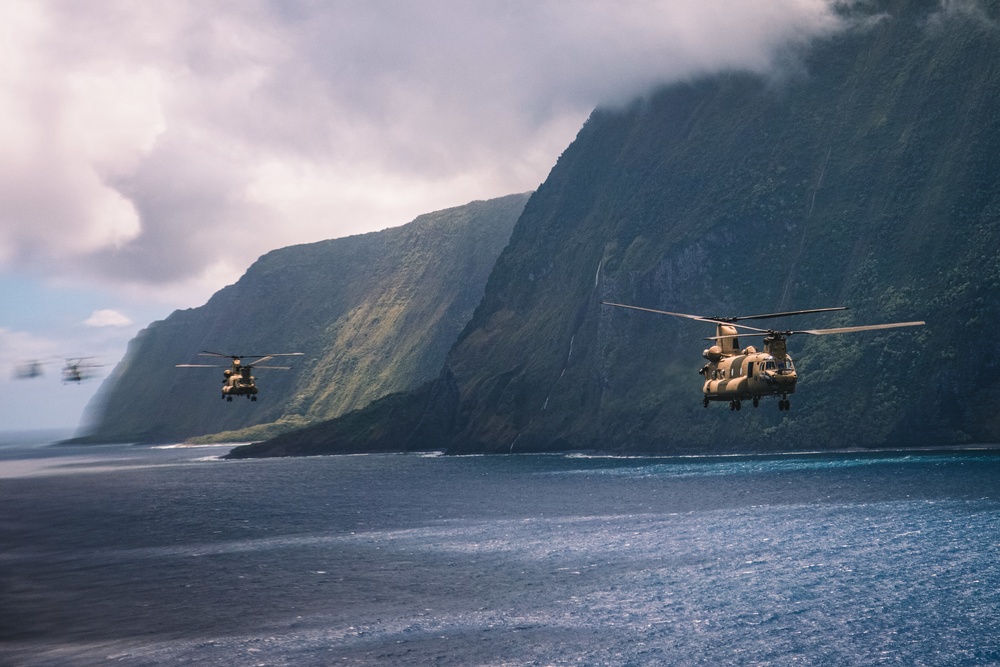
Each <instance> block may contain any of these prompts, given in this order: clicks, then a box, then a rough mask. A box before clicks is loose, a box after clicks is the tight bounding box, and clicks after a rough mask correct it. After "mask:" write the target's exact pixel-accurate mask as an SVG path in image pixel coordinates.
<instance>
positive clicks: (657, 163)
mask: <svg viewBox="0 0 1000 667" xmlns="http://www.w3.org/2000/svg"><path fill="white" fill-rule="evenodd" d="M941 7H942V6H941V5H938V3H931V2H917V1H914V2H903V1H899V2H895V1H889V2H883V3H880V4H879V5H878V6H875V5H873V4H872V3H866V4H865V5H864V7H863V8H862V9H861V10H859V9H857V8H855V9H852V10H849V11H850V12H852V14H851V16H850V19H851V20H852V21H853V22H854V24H855V26H856V27H854V28H853V29H851V30H849V31H847V32H845V33H842V34H840V35H838V36H836V37H834V38H830V39H827V40H824V41H822V42H819V43H816V44H814V45H813V46H812V47H811V49H810V51H809V52H808V53H806V54H803V61H802V62H803V65H804V66H803V67H802V68H801V69H800V70H798V71H796V72H795V73H792V74H789V75H787V76H785V77H783V78H780V79H772V80H765V79H763V78H760V77H757V76H753V75H750V74H745V73H740V72H732V73H727V74H722V75H719V76H713V77H711V78H706V79H703V80H699V81H695V82H689V83H684V84H678V85H673V86H670V87H667V88H664V89H662V90H660V91H658V92H657V93H656V94H654V95H651V96H650V97H648V98H645V99H643V100H641V101H638V102H636V103H634V104H633V105H631V106H630V107H628V108H627V109H618V110H598V111H596V112H595V113H594V114H593V115H592V116H591V118H590V119H589V120H588V122H587V123H586V125H585V126H584V127H583V129H582V130H581V132H580V133H579V135H578V137H577V139H576V141H575V142H574V143H573V144H572V145H571V146H570V147H569V148H568V149H567V150H566V151H565V153H564V154H563V155H562V157H561V158H560V160H559V162H558V164H557V165H556V166H555V167H554V169H553V170H552V172H551V174H550V176H549V178H548V179H547V180H546V182H545V183H544V184H543V185H542V186H541V187H540V188H539V190H538V191H537V192H536V193H535V194H534V195H533V196H532V197H531V199H530V200H529V202H528V204H527V206H526V207H525V209H524V212H523V214H522V216H521V218H520V220H519V221H518V223H517V225H516V227H515V229H514V232H513V235H512V238H511V240H510V243H509V245H508V246H507V247H506V248H505V250H504V251H503V253H501V255H500V257H499V258H498V260H497V263H496V266H495V267H494V269H493V272H492V274H491V276H490V278H489V281H488V283H487V287H486V291H485V296H484V297H483V300H482V302H481V303H480V304H479V306H478V308H477V309H476V311H475V315H474V316H473V319H472V321H471V322H470V323H469V325H468V326H467V327H466V328H465V330H464V331H463V333H462V335H461V336H460V338H459V340H458V342H457V343H456V345H455V347H454V348H453V349H452V350H451V352H450V353H449V355H448V358H447V361H446V364H445V371H444V373H443V376H442V377H447V378H448V379H449V382H453V383H454V385H455V386H456V387H457V391H456V395H457V396H458V399H457V401H456V402H455V403H454V405H453V415H452V417H453V419H452V420H451V422H450V426H449V427H448V428H447V429H446V430H445V431H442V432H439V433H437V434H436V435H434V436H433V437H430V438H428V439H427V440H426V441H424V442H423V443H421V446H427V445H431V444H432V443H433V441H434V440H435V439H436V440H437V442H439V443H441V445H442V446H447V447H449V448H450V449H451V450H453V451H470V450H472V451H502V452H508V451H530V450H543V449H544V450H552V449H565V448H592V447H593V448H600V449H605V450H613V451H640V450H641V451H662V452H693V451H698V452H711V451H736V450H743V451H746V450H751V449H756V450H787V449H802V448H834V447H836V448H840V447H852V446H861V447H874V446H886V445H930V444H945V443H948V444H952V443H967V442H975V441H994V442H995V441H997V440H998V439H1000V416H998V415H1000V391H998V389H1000V387H998V373H997V371H998V363H1000V361H998V359H1000V357H998V352H997V345H996V341H995V340H993V339H994V338H995V336H994V334H993V333H992V330H993V329H994V328H995V327H996V325H997V323H1000V299H998V298H997V297H996V295H997V293H998V291H997V290H998V288H1000V259H998V257H1000V186H998V184H997V183H998V181H997V174H998V173H1000V122H998V120H997V119H998V118H1000V57H998V55H1000V28H998V26H1000V16H998V10H997V8H996V5H995V3H994V4H993V5H990V6H989V7H986V6H985V5H984V6H983V7H980V6H978V5H976V4H974V3H946V4H945V5H943V7H945V8H944V9H942V8H941ZM860 11H864V12H867V14H866V15H864V16H862V15H860V14H859V12H860ZM602 300H606V301H613V302H619V303H631V304H637V305H642V306H646V307H651V308H658V309H663V310H671V311H680V312H686V313H694V314H700V315H706V316H726V315H741V314H744V315H745V314H754V313H760V312H774V311H776V310H791V309H799V308H815V307H826V306H835V305H847V306H849V307H850V310H849V311H846V312H845V313H835V314H827V315H812V316H807V317H803V318H798V319H796V320H785V321H778V322H776V323H775V324H774V326H776V327H781V328H824V327H834V326H849V325H855V324H870V323H881V322H890V321H899V320H903V321H906V320H926V322H927V326H926V327H923V328H922V329H909V330H899V331H892V332H869V333H856V334H850V335H842V336H825V337H807V336H796V337H793V338H792V339H790V345H789V349H790V353H791V354H792V356H793V357H794V358H795V359H796V362H797V365H798V369H799V371H800V383H799V389H798V391H797V393H796V394H795V395H794V396H793V397H792V406H793V407H792V410H791V411H790V412H779V411H778V409H777V408H776V406H775V404H774V403H771V402H765V403H762V405H761V407H760V408H758V409H757V410H754V409H744V410H743V411H741V412H739V413H730V411H729V410H728V407H726V406H720V405H719V404H716V405H713V406H711V407H710V408H709V409H705V408H703V407H702V403H701V380H702V378H701V376H699V375H698V374H697V371H698V369H699V368H700V367H701V365H702V364H703V363H704V361H703V359H702V358H701V352H702V350H703V349H704V348H705V347H707V346H708V345H709V343H706V342H705V341H704V340H703V338H704V337H705V336H710V335H713V334H714V328H713V327H712V326H711V325H706V324H699V323H697V322H691V321H685V320H674V319H673V318H669V317H663V316H657V315H652V314H645V313H636V312H631V311H623V310H620V309H613V308H608V307H602V306H601V305H600V302H601V301H602ZM750 343H753V344H756V345H758V347H759V346H760V344H759V342H755V341H750V340H747V341H744V342H743V345H747V344H750ZM419 400H426V397H421V398H420V399H419ZM378 418H379V416H378V411H377V410H374V411H373V412H371V413H370V419H372V420H377V419H378ZM353 419H354V420H355V421H356V420H357V419H358V417H357V416H355V417H353ZM318 428H319V427H317V429H318ZM320 431H321V429H320ZM351 437H352V436H350V435H346V434H344V433H343V432H341V431H338V429H337V427H336V422H333V423H332V424H331V425H330V427H329V429H328V430H327V431H326V432H325V434H322V433H319V431H314V435H313V436H312V439H313V440H314V441H316V442H321V441H325V442H327V443H329V446H331V447H334V446H336V447H339V448H341V449H342V450H343V449H351V448H354V449H364V447H365V442H364V441H363V440H359V441H357V442H355V441H352V440H351ZM412 445H413V443H412V442H411V443H410V446H412ZM257 451H258V452H265V451H266V446H262V447H260V448H258V450H257ZM287 452H288V450H286V453H287Z"/></svg>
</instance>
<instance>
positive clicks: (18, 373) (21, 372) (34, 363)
mask: <svg viewBox="0 0 1000 667" xmlns="http://www.w3.org/2000/svg"><path fill="white" fill-rule="evenodd" d="M46 363H47V362H45V361H43V360H41V359H32V360H31V361H25V362H24V363H23V364H18V366H17V368H15V369H14V379H15V380H30V379H31V378H37V377H41V376H42V375H44V374H45V370H44V368H43V367H44V365H45V364H46Z"/></svg>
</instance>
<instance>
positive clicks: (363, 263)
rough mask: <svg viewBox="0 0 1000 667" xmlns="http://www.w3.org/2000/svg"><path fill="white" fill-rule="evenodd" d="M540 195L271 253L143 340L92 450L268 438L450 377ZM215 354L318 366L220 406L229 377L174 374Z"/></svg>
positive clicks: (130, 355)
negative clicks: (518, 224) (450, 361)
mask: <svg viewBox="0 0 1000 667" xmlns="http://www.w3.org/2000/svg"><path fill="white" fill-rule="evenodd" d="M527 197H528V195H527V194H520V195H511V196H507V197H502V198H499V199H494V200H490V201H485V202H483V201H477V202H472V203H470V204H467V205H465V206H460V207H457V208H452V209H447V210H444V211H439V212H436V213H431V214H427V215H423V216H420V217H418V218H417V219H416V220H414V221H413V222H411V223H409V224H407V225H403V226H401V227H396V228H391V229H386V230H383V231H380V232H373V233H370V234H363V235H359V236H352V237H348V238H341V239H334V240H330V241H322V242H319V243H311V244H307V245H300V246H293V247H289V248H283V249H280V250H275V251H273V252H270V253H268V254H266V255H264V256H263V257H261V258H260V259H259V260H258V261H257V262H255V263H254V264H253V265H252V266H251V267H250V268H249V269H248V270H247V272H246V274H245V275H244V276H243V277H242V278H241V279H240V280H239V281H238V282H237V283H236V284H234V285H231V286H229V287H226V288H224V289H223V290H220V291H219V292H218V293H216V294H215V295H214V296H213V297H212V298H211V299H210V300H209V301H208V303H206V304H205V305H204V306H201V307H199V308H193V309H190V310H185V311H177V312H175V313H173V314H172V315H170V317H168V318H167V319H166V320H163V321H161V322H154V323H153V324H151V325H150V326H149V327H148V328H146V329H144V330H143V331H142V332H140V333H139V335H138V336H137V337H136V338H135V339H134V340H133V341H131V343H130V345H129V349H128V352H127V354H126V355H125V358H124V359H123V361H122V362H121V363H120V364H119V365H118V367H117V368H116V369H115V370H114V372H113V373H112V374H111V376H110V377H109V378H108V379H107V381H106V382H105V384H104V385H103V386H102V388H101V392H100V393H99V395H98V398H97V399H96V403H97V404H96V405H95V406H94V412H95V414H96V420H95V423H94V425H93V427H92V429H91V430H90V433H89V435H88V436H86V439H87V440H90V441H104V442H106V441H144V442H152V441H170V440H177V439H184V438H189V437H192V436H199V435H204V434H220V432H221V435H217V436H216V438H223V439H237V440H239V439H253V438H260V437H266V436H267V435H273V434H275V433H277V432H281V431H283V430H287V429H288V428H292V427H295V426H302V425H305V424H308V423H311V422H313V421H317V420H324V419H330V418H332V417H335V416H337V415H339V414H341V413H344V412H347V411H350V410H353V409H356V408H359V407H362V406H364V405H366V404H367V403H369V402H370V401H372V400H375V399H377V398H380V397H382V396H384V395H386V394H389V393H392V392H398V391H402V390H404V389H409V388H411V387H416V386H418V385H420V384H422V383H424V382H426V381H427V380H429V379H431V378H433V377H435V376H437V374H438V372H439V371H440V368H441V364H442V361H443V359H444V357H445V355H446V353H447V352H448V350H449V348H450V347H451V345H452V343H453V342H454V341H455V338H456V337H457V335H458V333H459V332H460V331H461V330H462V327H463V326H464V325H465V323H466V322H467V321H468V319H469V317H470V316H471V314H472V311H473V309H474V308H475V306H476V304H477V303H478V302H479V300H480V297H481V296H482V292H483V286H484V284H485V282H486V278H487V276H488V275H489V271H490V269H491V267H492V266H493V263H494V261H495V260H496V257H497V255H498V254H499V253H500V251H501V250H502V249H503V247H504V245H505V244H506V243H507V240H508V238H509V237H510V231H511V228H512V227H513V225H514V223H515V221H516V220H517V217H518V215H519V214H520V212H521V210H522V209H523V207H524V203H525V201H526V200H527ZM206 349H207V350H212V351H219V352H223V353H226V354H229V353H232V354H246V355H250V354H265V353H272V352H303V353H305V356H304V357H298V358H296V357H291V358H289V359H287V360H281V361H282V362H287V365H289V366H291V367H292V370H289V371H280V370H266V369H258V370H255V371H254V375H255V376H256V377H257V384H258V386H259V388H260V395H259V400H258V401H257V402H250V401H247V400H245V399H239V400H236V401H233V402H231V403H229V402H226V401H220V400H219V396H220V392H219V388H220V387H221V380H222V369H221V368H220V369H200V368H188V369H183V368H182V369H177V368H174V365H175V364H178V363H212V360H211V358H207V357H198V356H196V355H197V354H198V352H200V351H201V350H206ZM222 361H223V362H224V363H227V362H226V360H222ZM272 363H273V364H277V363H278V362H277V361H275V362H272ZM248 427H250V428H248Z"/></svg>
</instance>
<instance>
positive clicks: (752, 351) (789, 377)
mask: <svg viewBox="0 0 1000 667" xmlns="http://www.w3.org/2000/svg"><path fill="white" fill-rule="evenodd" d="M601 303H603V304H604V305H606V306H614V307H616V308H629V309H632V310H641V311H645V312H648V313H658V314H660V315H670V316H672V317H681V318H685V319H689V320H696V321H698V322H709V323H711V324H714V325H715V335H714V336H712V337H710V338H709V339H708V340H710V341H713V345H712V346H711V347H709V348H708V349H707V350H705V351H704V352H703V353H702V356H704V357H705V359H707V360H708V363H707V364H705V365H704V366H703V367H702V368H701V370H699V371H698V372H699V373H700V374H702V375H704V376H705V382H704V385H703V387H702V393H703V395H704V396H703V402H704V405H705V407H706V408H707V407H708V405H709V403H710V402H712V401H729V409H730V410H739V409H740V408H741V407H742V404H743V401H751V402H752V404H753V406H754V407H755V408H756V407H757V406H758V405H760V399H762V398H764V397H771V396H774V397H777V398H778V410H781V411H785V410H789V409H790V408H791V402H790V401H789V399H788V396H789V394H792V393H794V392H795V385H796V384H797V383H798V379H799V378H798V375H797V374H796V372H795V364H794V363H793V362H792V358H791V357H790V356H789V355H788V350H787V346H786V339H787V338H788V337H789V336H793V335H797V334H807V335H810V336H825V335H828V334H843V333H854V332H857V331H876V330H882V329H896V328H899V327H916V326H922V325H923V324H924V322H892V323H889V324H868V325H862V326H854V327H839V328H834V329H800V330H785V331H780V330H774V329H758V328H756V327H751V326H747V325H745V324H737V322H740V321H743V320H766V319H772V318H778V317H788V316H792V315H808V314H811V313H825V312H830V311H837V310H847V308H846V307H843V306H841V307H837V308H813V309H811V310H793V311H789V312H784V313H768V314H765V315H743V316H739V317H703V316H701V315H688V314H687V313H674V312H670V311H666V310H656V309H653V308H642V307H640V306H629V305H626V304H622V303H609V302H607V301H602V302H601ZM738 329H743V330H744V331H743V332H740V331H737V330H738ZM740 336H763V337H764V351H763V352H758V351H757V349H756V348H755V347H753V346H752V345H750V346H747V347H745V348H743V349H742V350H741V349H740V344H739V338H740Z"/></svg>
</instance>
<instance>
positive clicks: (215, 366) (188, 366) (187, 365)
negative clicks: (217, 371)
mask: <svg viewBox="0 0 1000 667" xmlns="http://www.w3.org/2000/svg"><path fill="white" fill-rule="evenodd" d="M174 368H225V366H220V365H219V364H174Z"/></svg>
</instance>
